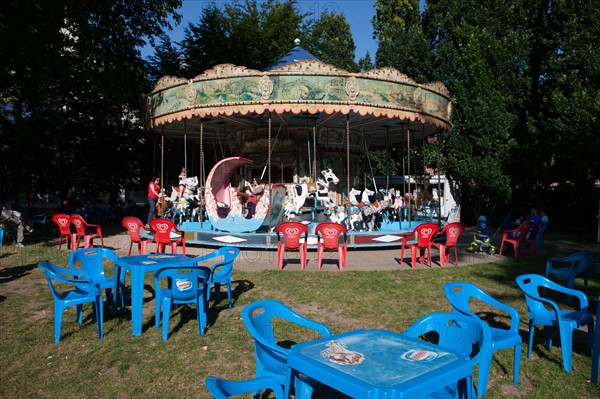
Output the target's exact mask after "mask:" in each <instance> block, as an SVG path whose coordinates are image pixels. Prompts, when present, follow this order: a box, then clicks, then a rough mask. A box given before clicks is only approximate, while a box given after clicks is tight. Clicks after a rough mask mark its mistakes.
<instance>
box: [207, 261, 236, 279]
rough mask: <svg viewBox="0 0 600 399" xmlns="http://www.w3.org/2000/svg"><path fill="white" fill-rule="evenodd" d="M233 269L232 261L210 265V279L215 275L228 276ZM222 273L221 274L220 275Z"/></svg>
mask: <svg viewBox="0 0 600 399" xmlns="http://www.w3.org/2000/svg"><path fill="white" fill-rule="evenodd" d="M226 267H228V270H223V268H226ZM232 269H233V261H231V262H225V261H223V262H217V263H215V264H214V265H212V266H211V267H210V271H211V277H212V276H215V275H219V276H221V275H226V274H229V273H230V272H231V270H232ZM221 272H222V274H220V273H221Z"/></svg>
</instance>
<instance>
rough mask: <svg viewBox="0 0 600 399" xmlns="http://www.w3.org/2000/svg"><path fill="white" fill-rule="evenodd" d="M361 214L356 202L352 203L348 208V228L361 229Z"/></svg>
mask: <svg viewBox="0 0 600 399" xmlns="http://www.w3.org/2000/svg"><path fill="white" fill-rule="evenodd" d="M362 229H363V216H362V211H361V209H360V208H359V207H358V204H352V205H350V207H349V208H348V230H362Z"/></svg>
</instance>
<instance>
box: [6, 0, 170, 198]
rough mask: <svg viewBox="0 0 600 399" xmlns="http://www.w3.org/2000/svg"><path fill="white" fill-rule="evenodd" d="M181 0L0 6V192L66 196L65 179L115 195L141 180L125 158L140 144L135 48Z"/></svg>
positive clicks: (27, 1)
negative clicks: (0, 165) (1, 165)
mask: <svg viewBox="0 0 600 399" xmlns="http://www.w3.org/2000/svg"><path fill="white" fill-rule="evenodd" d="M180 3H181V2H180V1H178V0H140V1H136V2H130V1H125V0H111V1H88V0H80V1H68V0H62V1H60V0H59V1H51V2H48V1H40V0H7V1H5V2H3V6H2V11H1V13H2V14H1V16H0V18H1V19H0V33H1V34H2V37H3V40H2V44H0V49H1V57H0V71H1V72H0V73H1V74H2V77H1V79H0V82H1V83H0V98H1V99H2V112H1V114H0V123H1V125H0V126H1V127H0V129H1V130H0V132H1V135H2V140H1V141H2V143H3V144H2V147H1V149H0V151H1V153H0V154H1V156H2V160H3V163H4V164H5V165H7V167H8V168H7V169H6V171H5V172H4V173H5V174H4V179H3V184H2V186H1V188H0V190H1V191H2V192H1V193H0V196H2V197H6V196H9V195H13V194H15V193H17V192H27V191H33V192H36V191H50V192H55V193H57V194H60V195H64V194H65V193H66V192H67V190H68V189H69V188H70V187H71V186H72V185H75V186H80V187H81V188H82V189H83V188H86V189H88V190H96V191H102V190H107V189H108V188H109V187H110V188H113V189H114V191H115V192H116V189H117V188H118V187H120V186H122V185H123V184H129V183H132V182H134V181H135V180H136V179H139V178H140V174H141V172H142V171H141V165H140V164H139V162H137V161H134V159H136V158H132V157H130V156H129V153H130V152H131V151H136V150H141V148H140V145H141V144H143V141H144V140H143V137H144V136H143V132H142V130H141V129H140V124H139V109H140V94H141V93H143V92H144V91H146V90H147V87H148V86H147V82H146V81H145V80H144V73H143V72H144V64H143V63H142V60H141V57H140V50H139V48H140V47H141V46H142V45H143V44H144V43H145V40H147V39H148V38H153V37H155V36H156V35H159V34H161V33H162V32H163V29H165V28H166V27H168V26H169V17H170V16H172V15H174V12H175V9H176V8H177V7H179V6H180ZM175 18H176V19H177V16H175ZM144 151H145V150H144ZM115 157H118V158H119V159H120V160H121V162H119V163H114V162H110V161H109V160H111V159H114V158H115ZM124 170H127V173H123V171H124Z"/></svg>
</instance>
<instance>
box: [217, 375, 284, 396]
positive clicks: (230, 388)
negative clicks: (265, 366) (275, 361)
mask: <svg viewBox="0 0 600 399" xmlns="http://www.w3.org/2000/svg"><path fill="white" fill-rule="evenodd" d="M206 388H208V391H209V392H210V394H211V395H212V396H213V397H214V398H215V399H228V398H230V397H232V396H237V395H241V394H243V393H250V392H258V391H264V390H265V389H269V390H271V391H273V393H274V394H275V399H283V389H282V388H281V384H280V383H279V382H278V381H277V380H276V379H274V378H271V377H258V378H254V379H251V380H245V381H232V380H224V379H222V378H217V377H208V378H207V379H206Z"/></svg>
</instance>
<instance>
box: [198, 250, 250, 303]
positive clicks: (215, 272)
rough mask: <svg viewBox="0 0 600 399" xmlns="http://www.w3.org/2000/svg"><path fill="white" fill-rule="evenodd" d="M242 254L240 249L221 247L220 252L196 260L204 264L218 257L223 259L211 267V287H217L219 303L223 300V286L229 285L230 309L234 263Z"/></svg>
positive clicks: (216, 296)
mask: <svg viewBox="0 0 600 399" xmlns="http://www.w3.org/2000/svg"><path fill="white" fill-rule="evenodd" d="M239 253H240V249H239V248H234V247H221V248H219V249H218V250H216V251H214V252H211V253H209V254H206V255H204V256H201V257H198V258H196V260H197V261H198V263H200V262H204V261H207V260H210V259H214V258H216V257H223V259H222V260H221V261H219V262H216V263H215V264H213V265H212V266H211V267H210V271H211V277H210V278H211V281H210V283H211V285H214V287H215V298H216V301H217V302H219V301H220V300H221V284H226V285H227V298H228V299H229V309H231V308H232V302H231V274H232V272H233V262H234V261H235V258H237V256H238V255H239ZM207 301H210V286H209V289H208V293H207Z"/></svg>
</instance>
